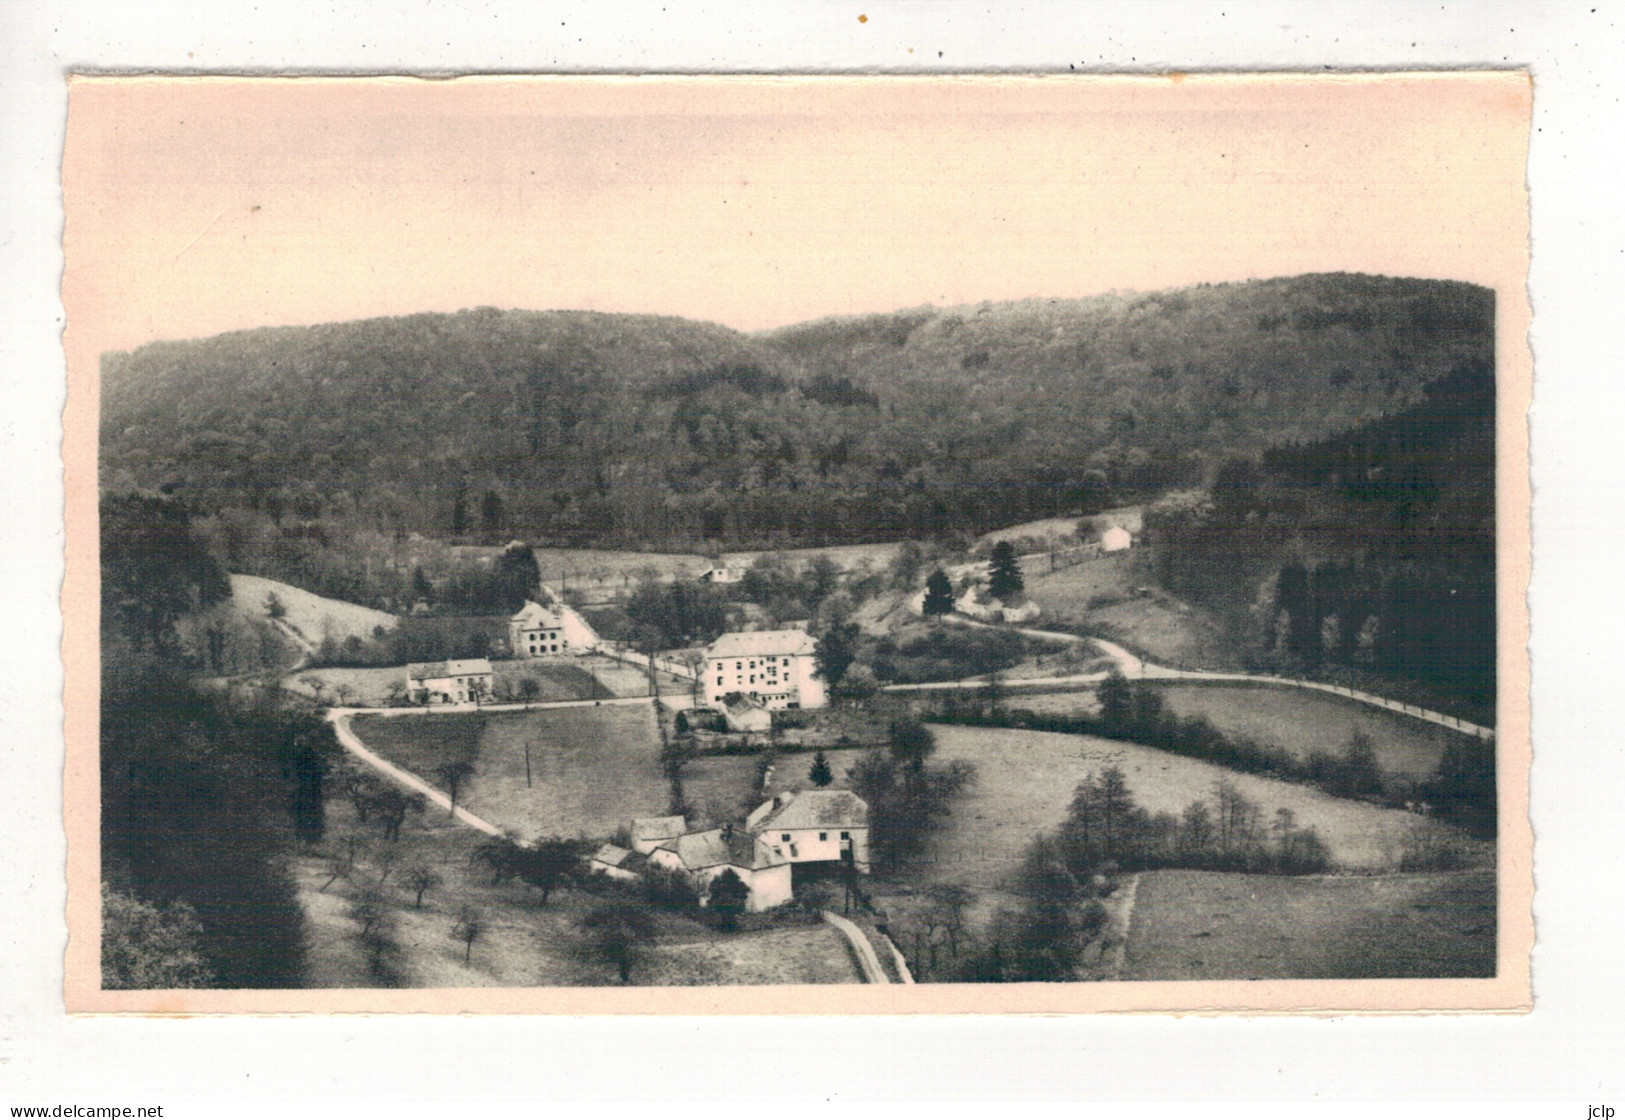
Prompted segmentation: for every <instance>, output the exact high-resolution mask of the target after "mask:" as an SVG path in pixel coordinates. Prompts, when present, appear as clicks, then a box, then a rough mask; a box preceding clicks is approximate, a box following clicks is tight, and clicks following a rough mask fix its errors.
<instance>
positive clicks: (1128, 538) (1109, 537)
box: [1100, 525, 1134, 552]
mask: <svg viewBox="0 0 1625 1120" xmlns="http://www.w3.org/2000/svg"><path fill="white" fill-rule="evenodd" d="M1133 543H1134V536H1133V534H1131V533H1130V532H1129V531H1128V530H1127V529H1125V528H1123V527H1122V526H1121V525H1113V526H1112V527H1111V528H1110V529H1107V530H1106V531H1105V532H1104V533H1102V534H1100V550H1101V551H1102V552H1122V551H1123V550H1124V549H1125V548H1128V547H1129V546H1130V545H1132V544H1133Z"/></svg>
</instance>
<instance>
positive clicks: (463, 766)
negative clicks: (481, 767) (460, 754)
mask: <svg viewBox="0 0 1625 1120" xmlns="http://www.w3.org/2000/svg"><path fill="white" fill-rule="evenodd" d="M435 773H436V774H438V775H439V776H440V781H441V783H442V784H443V785H444V786H445V787H446V797H447V800H448V801H449V802H450V804H449V805H447V806H446V812H447V814H448V815H449V816H456V815H457V791H458V790H459V789H461V788H462V785H463V783H464V782H466V781H468V779H469V778H471V777H473V775H474V764H473V763H472V762H469V761H468V760H467V759H458V760H457V761H456V762H448V763H446V764H445V765H444V766H441V767H440V768H439V769H437V770H436V771H435Z"/></svg>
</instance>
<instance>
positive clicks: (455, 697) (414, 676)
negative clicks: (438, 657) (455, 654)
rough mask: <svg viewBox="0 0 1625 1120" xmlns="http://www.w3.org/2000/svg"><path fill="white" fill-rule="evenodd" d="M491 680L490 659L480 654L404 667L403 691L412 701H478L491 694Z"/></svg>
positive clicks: (473, 702)
mask: <svg viewBox="0 0 1625 1120" xmlns="http://www.w3.org/2000/svg"><path fill="white" fill-rule="evenodd" d="M493 681H494V676H493V674H492V671H491V663H490V662H489V661H488V660H486V659H485V658H483V657H471V658H467V659H465V660H462V661H421V662H414V663H413V664H411V665H408V666H407V667H406V695H407V698H408V699H409V700H411V701H412V703H414V704H477V703H479V702H480V701H481V700H483V699H485V698H486V697H487V696H489V695H491V686H492V683H493Z"/></svg>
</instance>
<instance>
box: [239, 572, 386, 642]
mask: <svg viewBox="0 0 1625 1120" xmlns="http://www.w3.org/2000/svg"><path fill="white" fill-rule="evenodd" d="M273 592H274V593H275V594H276V597H277V598H278V599H279V600H281V602H282V605H283V607H284V608H286V610H287V613H286V614H285V615H283V618H282V621H283V622H285V623H287V624H288V625H289V626H291V627H293V628H294V629H295V630H297V631H298V632H299V633H300V634H301V635H302V636H303V637H304V639H305V640H306V641H307V642H309V643H311V644H312V645H321V643H322V639H323V638H324V637H327V636H328V635H332V637H333V639H334V640H335V641H339V642H342V641H343V640H344V639H345V638H348V637H350V636H351V635H352V634H353V635H355V636H356V637H358V638H363V639H367V640H370V639H371V638H372V636H373V628H374V627H378V626H382V627H383V628H384V629H385V630H393V629H395V623H396V619H395V616H394V615H392V614H389V613H388V612H387V611H378V610H373V609H372V608H371V607H362V606H357V605H356V604H355V603H345V602H342V601H340V600H338V599H324V598H322V597H321V596H320V595H315V594H312V593H311V592H309V591H305V590H303V589H302V588H298V587H295V586H293V585H292V584H289V583H279V582H277V581H276V580H274V579H265V578H263V577H262V576H242V575H234V576H232V577H231V598H232V602H234V603H235V604H237V607H238V609H239V610H241V611H242V612H243V613H244V614H245V615H247V616H248V617H250V618H267V617H269V615H268V613H267V611H266V599H267V597H268V596H270V595H271V594H272V593H273Z"/></svg>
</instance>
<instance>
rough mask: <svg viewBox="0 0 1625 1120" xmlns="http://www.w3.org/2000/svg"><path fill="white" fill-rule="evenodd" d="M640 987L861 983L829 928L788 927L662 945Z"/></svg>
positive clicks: (646, 965) (647, 965)
mask: <svg viewBox="0 0 1625 1120" xmlns="http://www.w3.org/2000/svg"><path fill="white" fill-rule="evenodd" d="M635 979H636V980H637V982H638V983H640V984H656V985H666V986H673V987H676V986H685V985H694V984H861V983H863V975H862V974H861V973H860V972H859V971H858V966H857V964H856V963H855V962H854V961H853V960H852V950H851V948H850V947H849V946H848V945H847V943H846V939H845V938H844V937H842V936H841V935H840V933H839V932H838V931H837V930H836V929H835V927H834V926H830V925H826V924H824V923H823V922H820V923H818V924H817V925H808V926H791V927H788V928H785V929H770V930H764V931H762V932H760V933H737V934H734V935H733V936H731V937H720V938H712V939H708V940H704V941H687V942H683V941H664V940H663V941H661V943H660V944H659V945H658V946H657V947H656V948H655V950H654V951H653V952H652V953H650V954H649V959H648V960H647V961H646V962H645V963H644V966H643V969H642V975H641V976H638V977H635Z"/></svg>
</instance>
